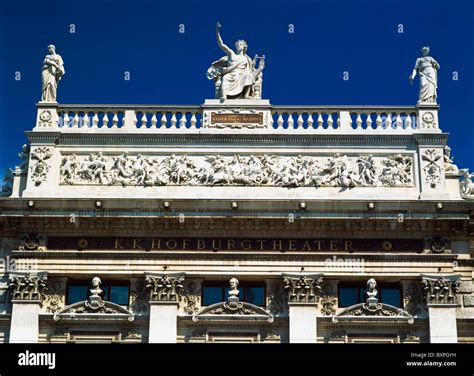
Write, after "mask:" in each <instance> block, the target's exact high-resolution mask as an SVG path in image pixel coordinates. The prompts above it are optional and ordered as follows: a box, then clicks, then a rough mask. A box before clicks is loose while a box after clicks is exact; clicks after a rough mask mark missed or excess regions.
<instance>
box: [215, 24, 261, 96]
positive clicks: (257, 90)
mask: <svg viewBox="0 0 474 376" xmlns="http://www.w3.org/2000/svg"><path fill="white" fill-rule="evenodd" d="M220 28H221V24H220V23H219V22H218V23H217V26H216V37H217V44H218V45H219V47H220V48H221V49H222V51H224V52H225V53H226V56H224V57H222V58H221V59H219V60H217V61H215V62H213V63H212V65H211V67H210V68H209V69H208V70H207V78H208V79H210V80H214V83H215V88H216V98H218V99H220V100H221V101H222V102H223V101H225V100H226V99H260V98H261V95H262V91H261V90H262V89H261V87H262V71H263V68H264V67H265V56H258V55H256V56H255V58H254V59H253V60H252V59H251V58H250V57H249V56H248V55H247V47H248V46H247V42H245V41H244V40H238V41H237V42H235V49H236V52H234V51H232V49H231V48H229V47H228V46H227V45H225V44H224V42H223V41H222V38H221V35H220ZM258 58H259V59H260V63H259V64H258V68H257V67H256V66H257V59H258Z"/></svg>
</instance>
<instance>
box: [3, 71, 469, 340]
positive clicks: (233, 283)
mask: <svg viewBox="0 0 474 376" xmlns="http://www.w3.org/2000/svg"><path fill="white" fill-rule="evenodd" d="M213 67H214V68H215V66H214V65H213ZM215 69H217V68H215ZM262 69H263V68H262ZM213 72H214V71H213ZM259 73H260V74H261V69H260V72H259ZM212 77H213V78H214V76H212ZM223 82H224V81H222V82H219V80H217V79H216V96H217V97H218V98H219V99H211V100H206V101H205V103H204V104H203V105H201V106H159V105H64V104H58V103H56V102H48V101H42V102H40V103H38V105H37V107H38V112H37V120H36V124H35V126H34V128H33V129H32V130H31V131H28V132H26V134H27V136H28V140H29V144H28V145H25V146H24V148H23V151H22V152H21V153H20V157H21V158H22V159H23V164H22V165H21V166H18V167H16V168H15V169H12V170H11V174H10V175H9V177H8V179H7V180H8V181H7V182H6V184H5V186H4V189H3V197H2V198H0V208H1V211H2V214H1V220H0V236H1V248H0V249H1V252H2V257H3V260H4V269H3V271H4V273H3V279H2V280H1V281H2V282H1V285H0V342H4V343H16V342H28V343H34V342H39V343H77V342H126V343H157V342H160V343H162V342H163V343H176V342H178V343H183V342H185V343H187V342H262V343H287V342H290V343H297V342H305V343H316V342H318V343H333V342H334V343H356V342H371V343H435V342H464V343H466V342H471V343H472V342H474V288H473V271H474V261H473V252H474V238H473V231H474V200H473V199H474V186H473V183H472V175H471V174H469V171H467V170H460V169H458V167H457V166H456V165H455V164H454V163H453V160H452V157H451V155H450V150H449V148H448V147H447V145H446V144H447V139H448V135H447V134H446V133H443V132H442V130H441V128H440V124H439V121H438V109H439V108H438V105H437V104H436V103H430V102H429V101H428V102H426V101H425V102H420V103H418V104H417V105H416V106H359V107H357V106H275V105H271V104H270V102H269V101H268V100H263V99H260V96H261V75H260V78H259V79H256V80H255V82H254V84H253V85H254V86H253V88H252V91H249V92H252V93H254V94H252V95H253V96H252V97H250V98H249V97H246V98H227V97H225V94H222V91H223V89H222V87H223V86H222V85H228V83H226V82H224V83H223ZM53 94H54V97H55V92H53ZM222 95H224V98H222Z"/></svg>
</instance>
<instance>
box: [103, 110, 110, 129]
mask: <svg viewBox="0 0 474 376" xmlns="http://www.w3.org/2000/svg"><path fill="white" fill-rule="evenodd" d="M108 125H109V114H108V112H104V117H103V118H102V128H108Z"/></svg>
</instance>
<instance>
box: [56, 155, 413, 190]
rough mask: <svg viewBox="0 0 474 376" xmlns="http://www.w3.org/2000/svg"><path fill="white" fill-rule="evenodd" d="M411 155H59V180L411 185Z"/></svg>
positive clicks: (127, 183) (89, 182) (66, 182)
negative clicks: (60, 158) (60, 157)
mask: <svg viewBox="0 0 474 376" xmlns="http://www.w3.org/2000/svg"><path fill="white" fill-rule="evenodd" d="M412 164H413V162H412V157H411V156H407V155H401V154H396V155H389V156H386V157H381V156H378V157H374V156H372V155H359V156H354V157H349V156H347V155H341V154H335V155H334V156H330V157H322V156H321V157H313V156H302V155H298V156H276V155H266V154H263V155H233V156H223V155H210V156H187V155H175V154H172V155H170V156H144V155H141V154H137V155H130V154H129V153H128V152H124V153H123V154H121V155H115V156H112V155H107V156H105V155H103V154H102V153H101V152H97V153H91V154H89V155H81V156H76V155H75V154H69V155H65V156H63V158H62V160H61V165H60V177H61V180H60V182H61V184H63V185H123V186H130V185H138V186H159V185H250V186H285V187H300V186H312V187H342V188H352V187H356V186H359V187H366V186H367V187H370V186H387V187H411V186H413V169H412Z"/></svg>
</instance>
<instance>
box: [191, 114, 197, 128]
mask: <svg viewBox="0 0 474 376" xmlns="http://www.w3.org/2000/svg"><path fill="white" fill-rule="evenodd" d="M196 123H197V119H196V114H195V113H193V116H191V127H193V128H195V127H196Z"/></svg>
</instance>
